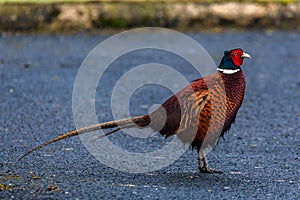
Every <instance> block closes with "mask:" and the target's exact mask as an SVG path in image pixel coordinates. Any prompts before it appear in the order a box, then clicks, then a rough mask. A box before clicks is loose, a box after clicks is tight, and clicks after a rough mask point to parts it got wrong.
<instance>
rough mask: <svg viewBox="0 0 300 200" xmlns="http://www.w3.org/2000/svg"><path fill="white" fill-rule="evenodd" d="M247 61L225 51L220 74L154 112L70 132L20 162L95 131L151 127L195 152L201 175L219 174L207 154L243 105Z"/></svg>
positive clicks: (237, 53) (240, 54)
mask: <svg viewBox="0 0 300 200" xmlns="http://www.w3.org/2000/svg"><path fill="white" fill-rule="evenodd" d="M244 58H250V56H249V55H248V54H246V53H244V52H243V50H242V49H233V50H230V51H225V52H224V56H223V58H222V60H221V63H220V65H219V67H218V72H217V73H215V74H212V75H210V76H207V77H204V78H200V79H197V80H195V81H193V82H192V83H191V84H190V85H188V86H186V87H185V88H183V89H182V90H181V91H179V92H178V93H177V94H175V95H173V96H171V97H170V98H169V99H167V100H166V101H165V102H164V103H163V104H162V105H161V106H160V107H159V108H158V109H156V110H155V111H154V112H152V113H150V114H146V115H143V116H137V117H133V118H129V119H123V120H115V121H110V122H105V123H101V124H97V125H92V126H89V127H84V128H81V129H78V130H74V131H70V132H68V133H65V134H62V135H60V136H58V137H57V138H55V139H53V140H51V141H48V142H46V143H44V144H42V145H40V146H37V147H35V148H34V149H31V150H29V151H28V152H27V153H26V154H25V155H23V156H22V157H21V158H23V157H25V156H27V155H28V154H30V153H32V152H33V151H35V150H38V149H41V148H42V147H44V146H47V145H48V144H51V143H54V142H56V141H59V140H62V139H64V138H67V137H72V136H75V135H79V134H82V133H85V132H89V131H93V130H98V129H107V128H115V129H114V130H112V131H111V132H109V133H107V134H105V135H104V136H107V135H109V134H112V133H114V132H116V131H118V130H120V129H124V128H131V127H138V128H145V127H151V128H152V130H153V131H156V132H159V133H160V134H161V135H163V136H165V137H169V136H172V135H177V136H178V138H180V139H181V140H182V142H184V143H190V144H191V146H192V147H193V148H196V149H197V151H198V166H199V170H200V171H201V172H207V173H219V172H221V171H219V170H214V169H211V168H209V167H208V162H207V159H206V153H207V150H208V149H211V148H212V147H213V146H214V145H215V143H216V142H217V141H218V139H219V137H221V136H223V135H224V133H225V132H226V131H227V130H229V129H230V127H231V124H232V123H234V122H235V118H236V115H237V112H238V110H239V108H240V107H241V105H242V102H243V98H244V92H245V78H244V74H243V72H242V70H241V68H240V65H241V64H242V63H243V59H244Z"/></svg>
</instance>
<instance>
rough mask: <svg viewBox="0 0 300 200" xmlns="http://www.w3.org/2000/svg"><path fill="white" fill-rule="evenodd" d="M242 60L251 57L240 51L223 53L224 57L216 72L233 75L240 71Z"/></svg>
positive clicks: (233, 50) (234, 50)
mask: <svg viewBox="0 0 300 200" xmlns="http://www.w3.org/2000/svg"><path fill="white" fill-rule="evenodd" d="M244 58H251V56H250V55H249V54H247V53H245V52H244V51H243V50H242V49H232V50H227V51H224V56H223V58H222V60H221V63H220V65H219V67H218V70H219V71H221V72H223V73H227V74H228V73H229V74H232V73H235V72H237V71H239V70H240V66H241V65H242V64H243V60H244Z"/></svg>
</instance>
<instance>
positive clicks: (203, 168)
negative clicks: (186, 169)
mask: <svg viewBox="0 0 300 200" xmlns="http://www.w3.org/2000/svg"><path fill="white" fill-rule="evenodd" d="M199 170H200V172H201V173H210V174H212V173H219V174H221V173H223V171H221V170H218V169H212V168H209V167H199Z"/></svg>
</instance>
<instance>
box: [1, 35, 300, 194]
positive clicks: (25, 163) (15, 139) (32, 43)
mask: <svg viewBox="0 0 300 200" xmlns="http://www.w3.org/2000/svg"><path fill="white" fill-rule="evenodd" d="M189 35H190V36H191V37H193V38H194V39H195V40H197V41H198V42H199V43H201V44H202V45H203V46H204V47H205V48H206V50H207V51H208V52H209V53H210V54H211V55H212V57H213V58H214V59H215V61H216V63H219V59H220V58H221V56H222V54H223V51H224V50H226V49H231V48H235V47H242V48H243V49H244V50H245V51H246V52H249V53H251V55H252V57H253V59H252V60H247V61H246V62H245V63H244V65H243V69H244V73H245V76H246V79H247V91H246V96H245V100H244V103H243V106H242V108H241V109H240V112H239V114H238V116H237V120H236V123H235V124H234V125H233V127H232V129H231V130H230V131H229V132H228V134H226V136H225V140H223V139H222V140H221V141H220V142H219V144H218V146H217V148H216V149H215V150H214V151H212V152H211V153H210V154H209V155H208V159H209V161H210V165H211V166H212V167H214V168H218V169H222V170H223V171H224V173H223V174H200V173H199V172H198V170H197V162H196V152H195V151H192V150H188V151H187V152H186V153H185V154H184V155H183V156H182V157H180V159H178V160H177V161H176V162H174V163H173V164H172V165H170V166H169V167H166V168H163V169H161V170H158V171H154V172H149V173H144V174H130V173H124V172H120V171H117V170H115V169H111V168H109V167H107V166H105V165H103V164H102V163H101V162H99V161H98V160H96V159H95V158H94V157H93V156H92V155H91V154H89V152H88V151H87V150H86V149H85V147H84V145H83V144H82V142H81V140H80V139H79V138H78V137H73V138H70V139H67V140H64V141H61V142H58V143H55V144H52V145H50V146H48V147H46V148H44V149H42V150H41V151H39V152H36V153H34V154H32V155H30V156H28V157H26V158H25V159H23V160H21V161H18V158H19V157H20V156H21V155H22V154H23V153H24V152H25V151H26V150H28V149H29V148H32V147H34V146H36V145H38V144H40V143H41V142H44V141H46V140H48V139H52V138H53V137H55V136H56V135H58V134H59V133H61V132H65V131H68V130H71V129H74V128H75V125H74V122H73V117H72V106H71V105H72V88H73V82H74V79H75V76H76V72H77V70H78V68H79V66H80V64H81V62H82V61H83V59H84V58H85V57H86V55H87V54H88V53H89V52H90V51H91V50H92V49H93V47H94V46H96V45H97V44H98V43H99V42H100V41H103V40H104V39H105V38H107V37H108V36H109V35H100V34H93V35H89V34H78V35H63V36H62V35H4V34H3V35H2V36H1V37H0V91H1V93H0V133H1V143H0V145H1V153H0V154H1V156H0V184H1V185H0V198H1V199H13V198H14V199H44V198H45V199H48V198H50V199H83V198H89V199H94V198H99V199H100V198H123V199H129V198H133V199H165V198H167V199H186V198H188V199H217V198H218V199H237V198H242V199H254V198H257V199H299V197H300V196H299V187H300V183H299V180H300V174H299V168H300V164H299V141H300V139H299V138H300V129H299V128H300V123H299V122H300V101H299V99H300V72H299V69H300V68H299V63H300V54H299V52H300V34H299V33H296V32H259V31H257V32H255V31H254V32H229V33H192V34H189ZM149 62H158V63H163V64H167V65H170V66H173V67H174V68H176V69H180V70H181V73H183V74H184V75H185V76H186V77H188V79H189V80H193V79H195V78H197V76H198V75H196V74H195V73H194V71H193V70H192V69H191V68H189V67H188V64H187V63H186V62H185V61H184V60H182V59H180V58H177V57H176V56H174V55H171V54H168V53H166V52H153V51H151V50H145V51H139V52H133V53H131V54H128V55H126V56H123V57H121V58H120V59H118V60H117V61H116V62H114V63H113V64H112V66H111V68H110V69H109V70H108V71H107V78H106V79H104V80H102V81H101V82H100V83H99V91H98V93H99V94H98V93H97V95H96V99H97V100H96V101H97V102H96V109H97V115H98V117H99V121H107V120H111V119H112V114H111V111H110V109H109V105H110V94H111V89H112V88H113V83H115V82H116V81H117V80H118V78H119V77H120V76H121V75H122V74H123V73H124V72H126V70H128V69H129V68H130V67H132V66H135V65H138V64H142V63H149ZM100 94H105V95H100ZM169 95H170V92H169V91H168V90H166V89H164V88H160V87H156V86H155V87H150V86H149V87H145V88H143V89H141V90H140V91H138V92H137V93H136V95H135V96H134V98H133V103H132V105H131V107H130V110H131V112H132V113H133V114H142V113H145V112H147V110H148V108H149V106H151V105H152V104H153V103H160V102H162V101H163V100H164V99H166V98H167V97H168V96H169ZM112 138H113V140H114V142H115V143H116V144H117V145H119V146H120V147H122V148H126V145H127V146H128V145H129V146H131V148H135V147H136V148H137V149H144V150H151V148H152V147H153V145H154V147H155V144H156V143H157V144H163V142H164V139H163V138H162V137H158V138H155V139H154V140H153V141H152V142H151V143H150V144H147V143H145V142H142V141H139V140H138V141H135V140H128V138H127V137H126V135H124V134H122V133H117V134H115V135H114V136H113V137H112ZM141 147H142V148H141Z"/></svg>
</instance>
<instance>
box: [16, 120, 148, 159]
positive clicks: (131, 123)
mask: <svg viewBox="0 0 300 200" xmlns="http://www.w3.org/2000/svg"><path fill="white" fill-rule="evenodd" d="M149 124H150V117H149V115H143V116H138V117H133V118H127V119H121V120H114V121H109V122H104V123H100V124H96V125H91V126H87V127H83V128H80V129H77V130H73V131H69V132H67V133H64V134H61V135H59V136H57V137H56V138H54V139H52V140H49V141H47V142H45V143H43V144H41V145H39V146H37V147H35V148H33V149H30V150H29V151H27V152H26V153H25V154H24V155H23V156H22V157H20V158H19V160H21V159H23V158H24V157H26V156H28V155H29V154H31V153H32V152H34V151H37V150H39V149H41V148H43V147H45V146H47V145H49V144H52V143H54V142H57V141H60V140H63V139H65V138H69V137H73V136H76V135H80V134H83V133H87V132H91V131H95V130H100V129H108V128H116V127H118V128H116V129H114V130H112V131H110V132H108V133H106V134H104V135H102V136H101V137H105V136H108V135H110V134H112V133H114V132H117V131H119V130H121V129H125V128H132V127H138V128H143V127H145V126H147V125H149Z"/></svg>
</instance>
